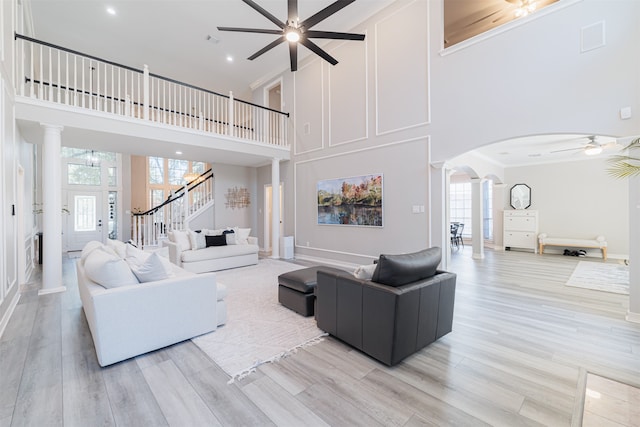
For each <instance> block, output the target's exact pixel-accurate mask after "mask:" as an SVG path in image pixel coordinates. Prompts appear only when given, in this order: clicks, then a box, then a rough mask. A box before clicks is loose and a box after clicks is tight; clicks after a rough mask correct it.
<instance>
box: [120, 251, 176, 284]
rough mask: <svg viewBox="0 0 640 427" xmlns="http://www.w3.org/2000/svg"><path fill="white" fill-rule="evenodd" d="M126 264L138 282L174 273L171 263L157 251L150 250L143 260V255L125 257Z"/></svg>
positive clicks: (161, 278) (166, 276) (149, 280)
mask: <svg viewBox="0 0 640 427" xmlns="http://www.w3.org/2000/svg"><path fill="white" fill-rule="evenodd" d="M127 264H128V265H129V267H130V268H131V271H132V272H133V274H134V275H135V276H136V278H137V279H138V281H139V282H140V283H146V282H155V281H156V280H163V279H167V278H169V277H172V276H173V275H174V274H173V269H172V268H171V264H170V263H169V262H168V260H166V259H165V258H162V257H161V256H160V255H159V254H158V253H157V252H152V253H151V254H150V255H149V256H148V257H147V258H146V260H144V261H143V257H136V256H132V257H127ZM167 264H168V265H167Z"/></svg>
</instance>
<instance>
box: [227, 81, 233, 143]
mask: <svg viewBox="0 0 640 427" xmlns="http://www.w3.org/2000/svg"><path fill="white" fill-rule="evenodd" d="M227 135H229V136H233V92H232V91H229V128H228V129H227Z"/></svg>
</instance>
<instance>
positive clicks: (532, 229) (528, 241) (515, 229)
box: [503, 210, 538, 253]
mask: <svg viewBox="0 0 640 427" xmlns="http://www.w3.org/2000/svg"><path fill="white" fill-rule="evenodd" d="M503 226H504V229H503V245H504V247H505V249H511V248H519V249H530V250H532V251H534V252H535V253H537V252H538V241H537V240H538V211H530V210H506V211H504V222H503Z"/></svg>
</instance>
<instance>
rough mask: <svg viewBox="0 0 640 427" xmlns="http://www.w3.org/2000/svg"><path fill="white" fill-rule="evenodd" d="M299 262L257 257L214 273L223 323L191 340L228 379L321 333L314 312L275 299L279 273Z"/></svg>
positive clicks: (305, 342) (289, 351)
mask: <svg viewBox="0 0 640 427" xmlns="http://www.w3.org/2000/svg"><path fill="white" fill-rule="evenodd" d="M300 268H304V267H302V266H299V265H295V264H292V263H288V262H284V261H278V260H272V259H261V260H260V262H259V263H258V264H257V265H253V266H249V267H243V268H235V269H231V270H226V271H221V272H218V273H216V280H217V282H218V283H224V285H225V286H226V287H227V292H228V294H227V297H226V298H225V301H226V302H227V313H228V315H227V323H226V325H224V326H221V327H219V328H218V329H217V330H216V331H214V332H211V333H209V334H206V335H202V336H200V337H196V338H194V339H192V341H193V342H194V343H195V344H196V345H197V346H198V347H200V348H201V349H202V351H204V352H205V353H206V354H207V355H208V356H209V357H210V358H211V359H212V360H213V361H214V362H215V363H216V364H217V365H218V366H220V367H221V368H222V369H223V370H224V371H225V372H226V373H227V374H229V376H230V377H231V379H230V380H229V382H230V383H231V382H233V381H234V380H237V379H240V378H243V377H244V376H246V375H249V374H250V373H251V372H253V371H255V369H256V368H257V367H258V366H260V365H261V364H263V363H267V362H273V361H276V360H278V359H280V358H282V357H286V356H288V355H290V354H292V353H294V352H295V351H296V350H297V349H299V348H301V347H304V346H307V345H311V344H314V343H316V342H319V341H321V340H322V337H323V336H324V335H326V334H325V333H324V332H323V331H322V330H320V329H318V327H317V326H316V321H315V318H314V317H313V316H310V317H303V316H301V315H299V314H297V313H296V312H294V311H292V310H289V309H288V308H286V307H284V306H282V305H281V304H280V303H279V302H278V275H280V274H282V273H286V272H288V271H293V270H298V269H300Z"/></svg>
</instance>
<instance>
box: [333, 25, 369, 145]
mask: <svg viewBox="0 0 640 427" xmlns="http://www.w3.org/2000/svg"><path fill="white" fill-rule="evenodd" d="M365 35H366V32H365ZM368 39H369V38H368V37H365V40H364V41H363V42H353V41H350V42H343V43H341V44H340V45H338V46H337V47H336V48H334V49H332V51H331V53H332V54H334V55H335V57H336V58H340V62H339V63H338V64H337V65H336V66H335V67H334V66H327V67H328V69H329V71H328V72H327V74H328V81H329V83H328V91H327V99H328V107H329V146H331V147H334V146H338V145H343V144H349V143H353V142H357V141H363V140H366V139H367V138H368V137H369V71H368V70H369V69H368V64H369V59H368V54H367V52H368V50H369V48H368V46H369V44H368ZM341 65H342V67H341Z"/></svg>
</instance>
